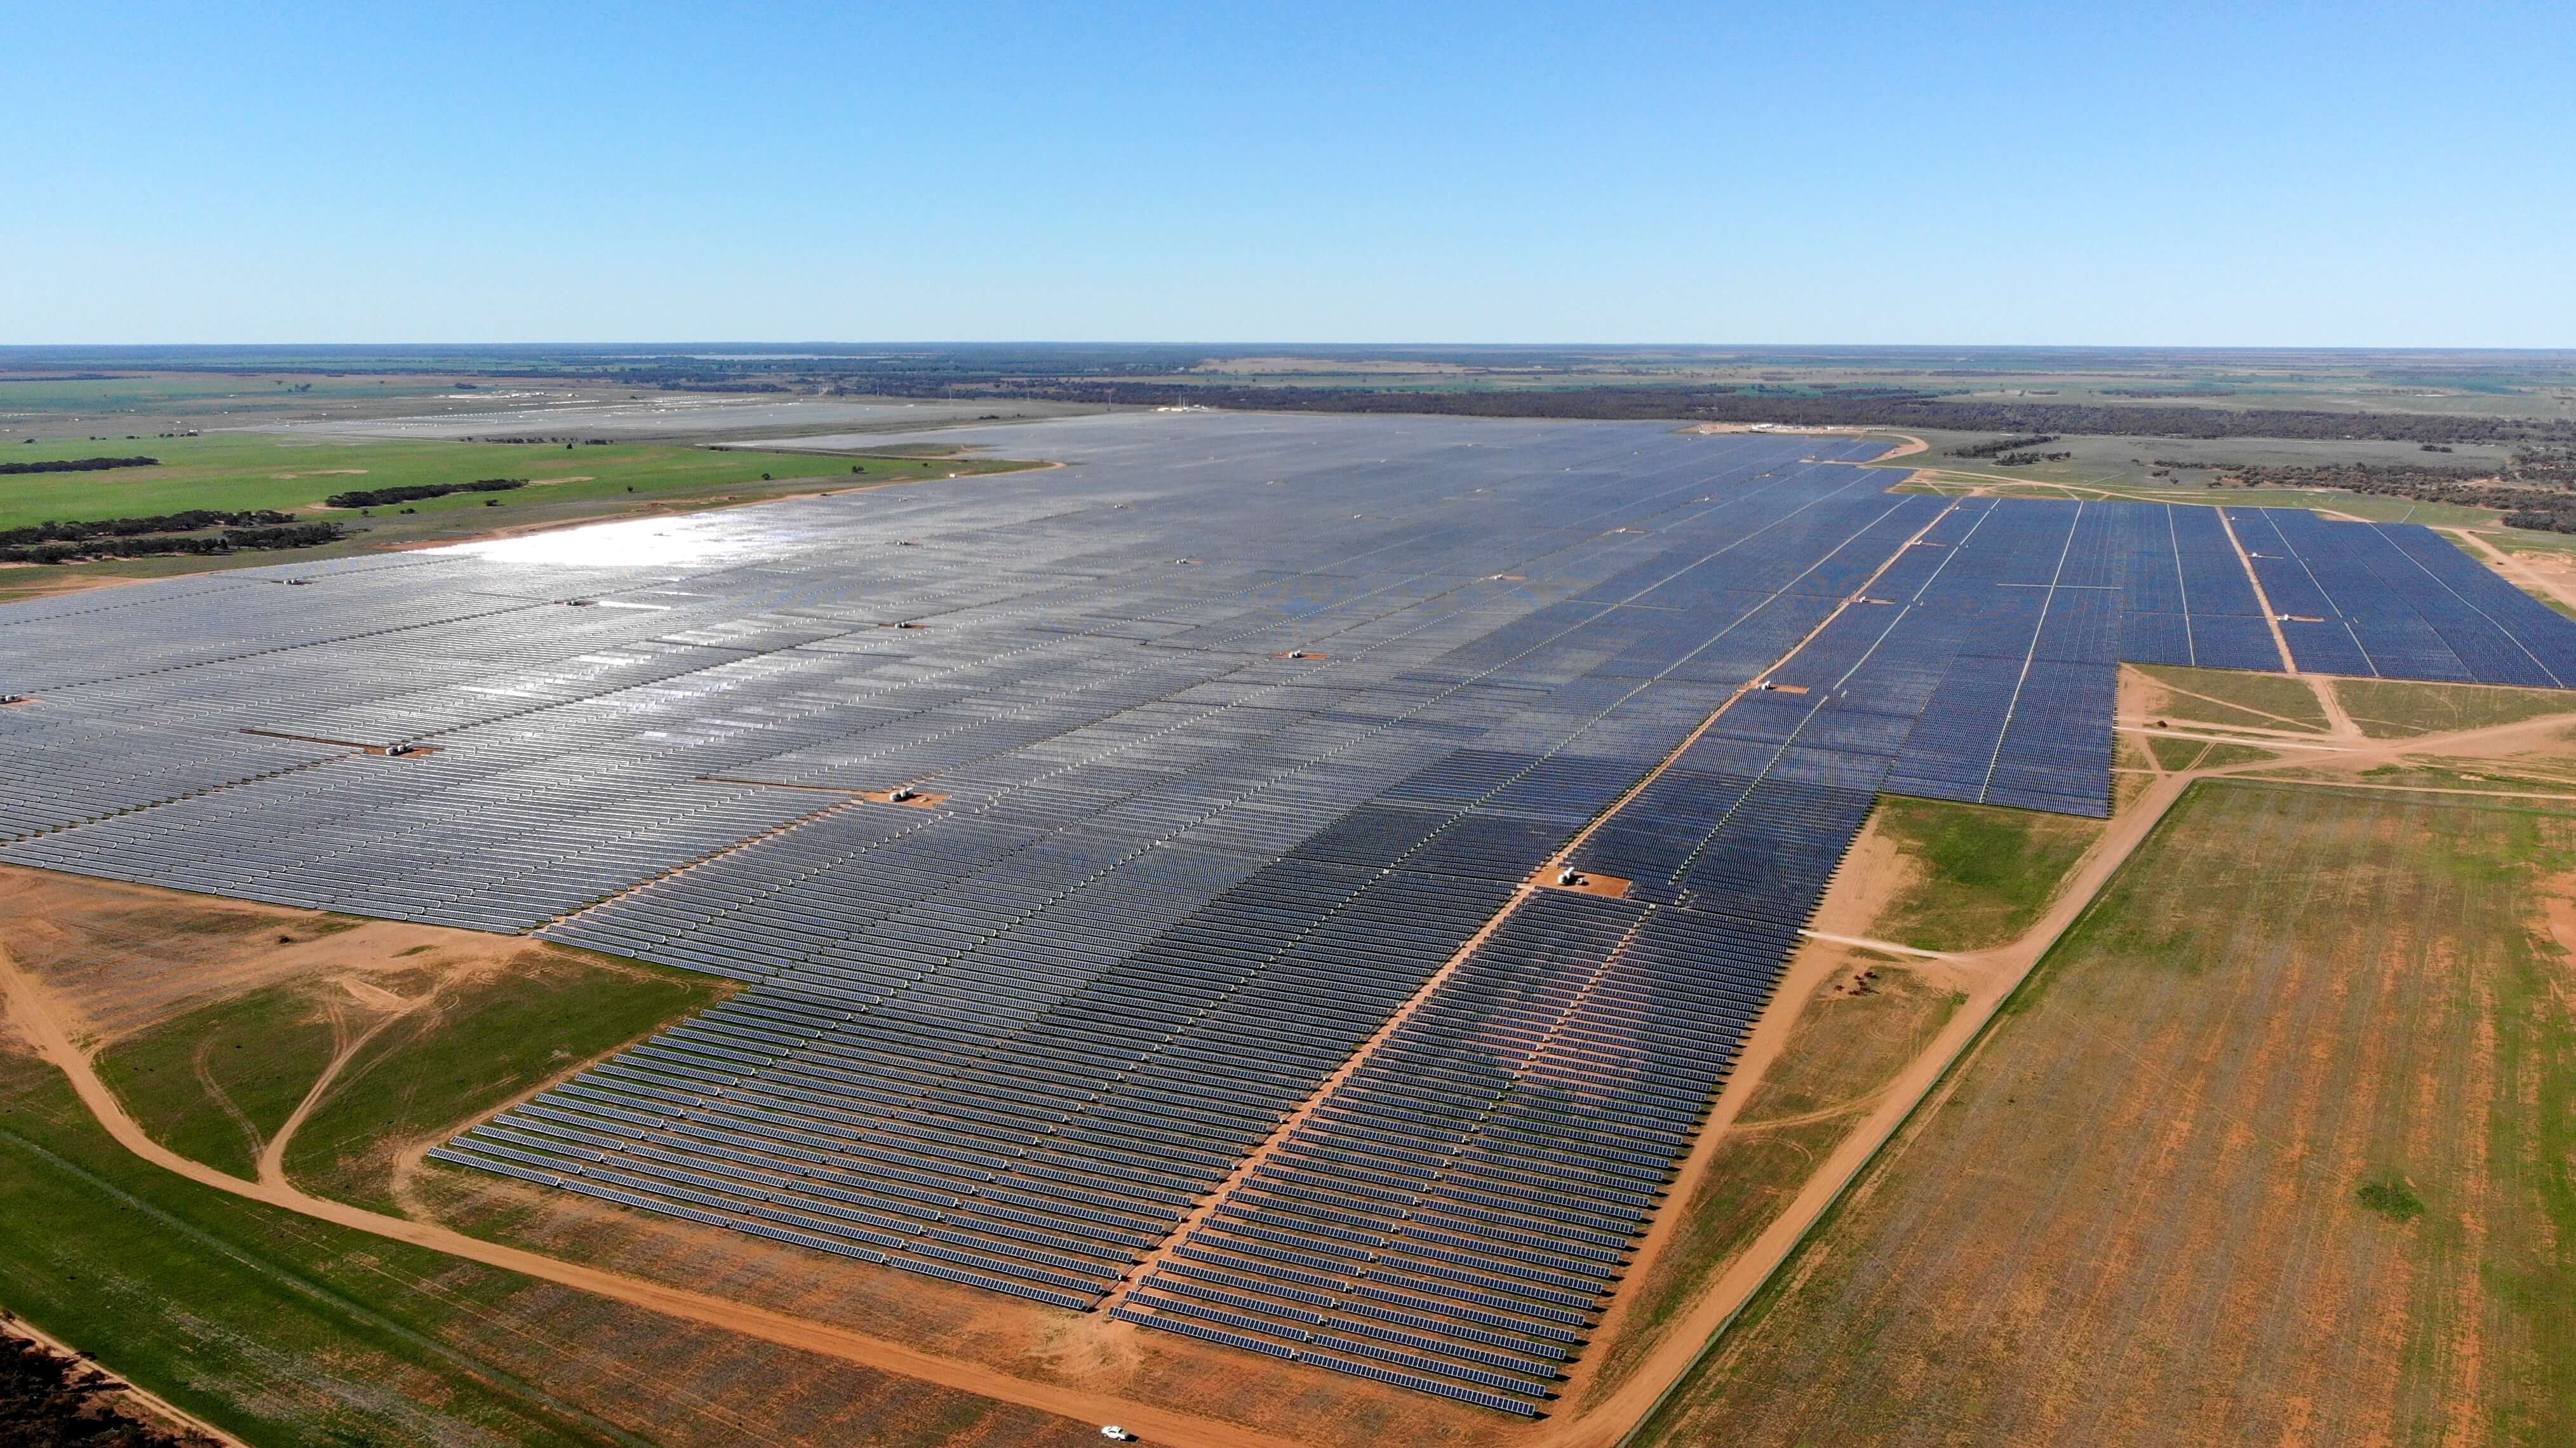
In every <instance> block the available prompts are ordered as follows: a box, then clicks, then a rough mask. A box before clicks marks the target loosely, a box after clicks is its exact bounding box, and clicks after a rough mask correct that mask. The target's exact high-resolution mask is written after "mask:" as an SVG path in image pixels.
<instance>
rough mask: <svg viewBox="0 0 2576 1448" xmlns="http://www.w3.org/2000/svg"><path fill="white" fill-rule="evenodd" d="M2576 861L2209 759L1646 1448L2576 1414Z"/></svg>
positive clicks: (2045, 1438)
mask: <svg viewBox="0 0 2576 1448" xmlns="http://www.w3.org/2000/svg"><path fill="white" fill-rule="evenodd" d="M2571 882H2576V815H2570V814H2569V813H2564V812H2548V811H2543V810H2540V809H2536V808H2527V807H2519V806H2515V807H2499V806H2496V805H2494V804H2491V803H2487V802H2474V801H2460V800H2448V801H2445V800H2435V799H2431V798H2427V797H2423V796H2405V795H2393V794H2386V793H2373V794H2364V793H2362V792H2359V791H2344V790H2333V789H2318V788H2304V787H2291V786H2280V785H2258V784H2250V783H2236V782H2228V783H2217V784H2204V785H2201V786H2199V787H2197V788H2196V789H2195V790H2194V791H2193V792H2192V793H2190V794H2189V795H2187V796H2186V797H2185V798H2184V800H2183V801H2182V802H2181V803H2180V804H2179V805H2177V806H2176V809H2175V812H2174V813H2173V814H2172V815H2171V816H2169V817H2168V818H2167V820H2166V821H2165V823H2164V824H2163V825H2162V826H2161V827H2160V828H2159V829H2158V831H2157V832H2156V834H2155V835H2154V836H2153V837H2152V838H2151V839H2150V840H2149V841H2148V842H2147V843H2146V845H2145V846H2144V847H2143V848H2142V849H2141V851H2140V852H2139V854H2138V855H2137V856H2136V857H2134V858H2133V859H2132V860H2131V861H2130V862H2129V863H2128V864H2127V865H2126V866H2125V867H2124V868H2123V869H2122V871H2121V872H2120V873H2119V875H2117V876H2116V877H2115V878H2114V879H2113V881H2112V882H2111V884H2110V886H2109V887H2108V888H2107V889H2106V890H2105V892H2104V894H2103V896H2102V898H2101V899H2100V900H2099V901H2098V902H2097V903H2096V904H2095V906H2094V907H2093V908H2092V909H2090V910H2089V911H2087V913H2086V914H2085V915H2084V917H2083V918H2082V919H2081V920H2080V921H2079V922H2078V924H2077V926H2076V928H2075V929H2074V930H2072V931H2071V932H2070V933H2069V934H2068V936H2067V938H2066V939H2065V940H2064V941H2063V942H2061V943H2060V945H2059V946H2058V947H2057V949H2056V950H2054V951H2053V952H2052V953H2051V954H2050V956H2049V957H2048V959H2047V960H2046V961H2044V962H2043V963H2042V964H2041V966H2040V968H2039V970H2038V971H2037V972H2035V973H2034V975H2033V976H2032V978H2031V979H2030V980H2029V981H2028V982H2027V983H2025V985H2024V986H2023V988H2022V989H2021V991H2020V992H2019V993H2017V994H2016V995H2015V996H2014V997H2013V998H2012V1000H2011V1002H2010V1003H2009V1006H2008V1008H2007V1010H2006V1011H2005V1013H2004V1014H2002V1015H2001V1016H1999V1017H1998V1020H1997V1022H1996V1024H1995V1025H1993V1026H1992V1027H1990V1028H1989V1030H1988V1031H1987V1033H1986V1034H1985V1036H1984V1037H1983V1038H1982V1039H1981V1041H1980V1042H1979V1044H1978V1045H1977V1046H1976V1047H1975V1048H1973V1049H1972V1050H1971V1052H1970V1053H1969V1054H1968V1055H1967V1056H1966V1057H1965V1058H1963V1061H1962V1063H1961V1064H1960V1065H1959V1066H1958V1067H1957V1068H1954V1070H1953V1071H1952V1072H1951V1074H1950V1076H1949V1077H1948V1078H1947V1080H1946V1081H1945V1082H1944V1083H1943V1085H1942V1087H1941V1088H1939V1089H1938V1090H1936V1092H1935V1093H1934V1094H1933V1096H1932V1097H1930V1098H1929V1099H1927V1101H1926V1103H1925V1104H1924V1106H1923V1107H1922V1108H1921V1109H1920V1110H1918V1111H1917V1112H1916V1113H1915V1115H1914V1117H1913V1119H1912V1121H1911V1122H1909V1124H1908V1126H1907V1128H1906V1130H1905V1131H1904V1132H1903V1133H1902V1134H1901V1135H1900V1137H1899V1138H1898V1140H1897V1142H1896V1143H1894V1144H1893V1145H1891V1147H1890V1148H1889V1149H1888V1150H1887V1151H1886V1152H1884V1153H1882V1154H1881V1156H1880V1157H1879V1159H1878V1160H1877V1161H1876V1162H1875V1163H1873V1165H1872V1166H1871V1168H1870V1169H1869V1171H1868V1172H1866V1173H1865V1174H1864V1176H1863V1178H1862V1179H1861V1181H1859V1182H1858V1183H1856V1184H1855V1186H1854V1188H1853V1189H1852V1191H1851V1192H1850V1193H1848V1194H1847V1195H1846V1196H1845V1198H1844V1200H1843V1202H1842V1203H1841V1204H1839V1205H1838V1207H1837V1208H1836V1209H1835V1211H1834V1212H1833V1213H1832V1214H1831V1215H1829V1216H1828V1218H1827V1219H1826V1220H1825V1221H1824V1222H1823V1223H1822V1224H1820V1226H1819V1227H1818V1228H1817V1229H1816V1231H1815V1232H1813V1233H1812V1234H1811V1235H1810V1236H1809V1238H1808V1239H1807V1242H1806V1243H1805V1244H1804V1245H1803V1246H1802V1247H1801V1249H1800V1251H1799V1253H1798V1254H1797V1255H1796V1256H1795V1257H1794V1258H1793V1259H1792V1260H1791V1261H1790V1262H1789V1263H1788V1264H1787V1265H1786V1266H1785V1267H1784V1268H1783V1270H1782V1271H1781V1272H1780V1273H1779V1274H1778V1275H1777V1276H1776V1277H1775V1278H1774V1279H1773V1281H1772V1282H1771V1283H1770V1284H1769V1285H1767V1286H1766V1287H1765V1289H1764V1290H1763V1292H1762V1293H1761V1294H1760V1295H1759V1296H1757V1298H1756V1299H1755V1301H1754V1302H1753V1303H1752V1304H1751V1305H1750V1306H1749V1307H1748V1309H1747V1311H1746V1312H1745V1313H1744V1314H1743V1315H1742V1316H1740V1317H1739V1319H1738V1320H1737V1322H1736V1323H1735V1324H1734V1326H1733V1327H1732V1328H1731V1329H1730V1330H1729V1331H1728V1333H1727V1334H1726V1335H1725V1336H1724V1337H1723V1338H1722V1339H1721V1340H1720V1341H1719V1342H1718V1343H1717V1344H1716V1345H1715V1347H1714V1348H1713V1350H1712V1351H1711V1352H1710V1354H1709V1355H1708V1357H1707V1358H1705V1359H1704V1360H1703V1362H1702V1363H1701V1364H1700V1366H1699V1367H1698V1368H1696V1369H1695V1370H1694V1371H1693V1373H1692V1374H1691V1375H1690V1376H1689V1377H1688V1378H1687V1379H1686V1380H1685V1381H1684V1383H1683V1384H1682V1385H1681V1387H1680V1388H1679V1389H1678V1391H1677V1392H1676V1393H1675V1394H1674V1395H1673V1397H1672V1398H1671V1399H1669V1400H1668V1401H1667V1403H1666V1404H1665V1406H1664V1407H1663V1409H1662V1410H1661V1411H1660V1412H1659V1413H1658V1415H1657V1417H1656V1418H1655V1419H1654V1420H1653V1422H1651V1423H1650V1424H1649V1425H1648V1428H1647V1430H1646V1431H1644V1432H1643V1433H1641V1434H1640V1435H1639V1436H1638V1438H1637V1439H1636V1440H1634V1441H1638V1442H1643V1443H1672V1444H1685V1443H1706V1442H1718V1441H1723V1442H1728V1443H1738V1444H1746V1445H1755V1448H1771V1445H1778V1448H1788V1445H1797V1444H1814V1443H1827V1442H1830V1443H1836V1444H1893V1443H1910V1442H1917V1441H1923V1440H1922V1438H1921V1436H1920V1432H1921V1427H1922V1425H1923V1424H1925V1423H1937V1424H1939V1425H1941V1429H1942V1435H1943V1436H1942V1438H1941V1441H1945V1442H1962V1443H1968V1442H1973V1443H1980V1444H2028V1445H2040V1444H2057V1443H2070V1442H2081V1443H2086V1444H2094V1445H2105V1448H2125V1445H2139V1448H2145V1445H2161V1444H2169V1443H2218V1442H2226V1443H2246V1442H2284V1441H2300V1442H2315V1443H2343V1442H2379V1443H2396V1444H2426V1445H2431V1444H2494V1445H2531V1448H2537V1445H2543V1444H2556V1443H2566V1442H2572V1441H2576V1254H2571V1252H2570V1250H2569V1246H2568V1244H2569V1243H2571V1242H2576V1003H2571V998H2570V995H2569V992H2568V989H2567V971H2568V961H2569V959H2570V947H2569V945H2568V944H2567V943H2565V942H2563V941H2562V939H2561V938H2560V935H2559V932H2558V930H2557V929H2556V928H2555V927H2554V926H2553V925H2552V924H2551V920H2552V918H2553V916H2552V910H2553V908H2554V907H2552V906H2550V905H2549V904H2548V903H2547V902H2551V901H2560V900H2565V899H2567V898H2569V895H2568V892H2569V890H2570V888H2571Z"/></svg>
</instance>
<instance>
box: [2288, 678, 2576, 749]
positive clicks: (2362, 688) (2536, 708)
mask: <svg viewBox="0 0 2576 1448" xmlns="http://www.w3.org/2000/svg"><path fill="white" fill-rule="evenodd" d="M2334 687H2335V694H2336V695H2337V697H2339V698H2341V699H2342V700H2343V707H2344V712H2346V713H2348V714H2350V715H2352V722H2354V723H2355V724H2358V725H2360V726H2361V732H2362V733H2364V734H2367V735H2369V736H2370V737H2371V738H2373V739H2402V738H2406V737H2409V736H2411V735H2416V734H2440V733H2445V732H2448V731H2450V730H2454V729H2482V728H2485V727H2486V726H2488V725H2491V724H2510V723H2513V722H2514V721H2516V720H2519V719H2536V718H2538V717H2540V716H2541V715H2543V714H2567V713H2576V694H2571V693H2568V692H2567V691H2565V690H2563V689H2506V688H2494V687H2490V686H2486V685H2481V684H2412V683H2398V682H2392V681H2390V680H2386V679H2337V680H2336V681H2335V686H2334Z"/></svg>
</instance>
